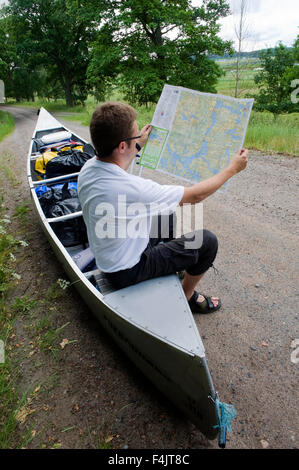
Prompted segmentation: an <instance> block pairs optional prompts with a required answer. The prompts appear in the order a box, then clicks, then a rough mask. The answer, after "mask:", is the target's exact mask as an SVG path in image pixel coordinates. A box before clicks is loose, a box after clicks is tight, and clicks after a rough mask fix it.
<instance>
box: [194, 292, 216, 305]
mask: <svg viewBox="0 0 299 470" xmlns="http://www.w3.org/2000/svg"><path fill="white" fill-rule="evenodd" d="M192 295H193V294H192ZM192 295H191V296H190V298H191V297H192ZM188 300H190V299H188ZM204 301H205V298H204V296H203V295H201V294H198V297H197V299H196V302H198V303H200V304H201V303H202V302H204ZM211 301H212V302H213V304H214V307H217V306H218V303H219V298H218V297H211Z"/></svg>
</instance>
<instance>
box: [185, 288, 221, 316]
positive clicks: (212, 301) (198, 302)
mask: <svg viewBox="0 0 299 470" xmlns="http://www.w3.org/2000/svg"><path fill="white" fill-rule="evenodd" d="M187 299H188V297H187ZM188 303H189V307H190V308H191V311H192V312H193V313H212V312H215V311H216V310H219V308H220V307H221V300H220V299H219V298H218V297H208V296H203V295H201V294H199V293H198V292H196V291H194V292H193V294H192V295H191V297H190V298H189V299H188Z"/></svg>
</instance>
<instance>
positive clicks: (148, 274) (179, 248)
mask: <svg viewBox="0 0 299 470" xmlns="http://www.w3.org/2000/svg"><path fill="white" fill-rule="evenodd" d="M173 217H174V216H173V215H171V216H169V219H170V228H169V236H167V237H166V238H165V237H163V236H162V235H161V233H162V232H163V230H162V228H161V216H159V219H158V221H159V232H158V237H157V238H150V240H149V243H148V245H147V247H146V249H145V250H144V252H143V253H142V255H141V258H140V260H139V262H138V263H137V264H136V265H135V266H133V267H132V268H129V269H123V270H121V271H117V272H114V273H106V277H107V278H108V280H109V281H110V282H111V283H112V284H113V285H114V286H115V287H116V288H118V289H121V288H123V287H127V286H130V285H133V284H137V283H138V282H142V281H146V280H147V279H152V278H154V277H160V276H165V275H168V274H175V273H177V272H179V271H187V273H188V274H190V275H191V276H198V275H200V274H203V273H205V272H206V271H207V270H208V269H209V268H210V267H211V266H212V265H213V262H214V260H215V258H216V255H217V250H218V241H217V237H216V235H214V234H213V233H212V232H210V231H209V230H205V229H204V230H202V231H199V230H197V231H194V232H190V233H188V234H186V235H183V236H182V237H180V238H173V233H174V228H173V225H174V224H173ZM162 223H163V222H162ZM196 240H202V243H201V246H200V244H199V243H198V244H197V245H196ZM192 241H193V245H195V246H196V247H192V248H190V247H189V248H188V244H189V243H190V242H192Z"/></svg>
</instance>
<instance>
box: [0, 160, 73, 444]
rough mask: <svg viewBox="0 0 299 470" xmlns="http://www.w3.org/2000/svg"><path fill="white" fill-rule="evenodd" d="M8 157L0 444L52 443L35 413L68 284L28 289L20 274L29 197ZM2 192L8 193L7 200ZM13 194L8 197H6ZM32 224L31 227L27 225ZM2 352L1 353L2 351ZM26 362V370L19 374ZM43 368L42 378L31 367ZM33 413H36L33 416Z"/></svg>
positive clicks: (0, 163) (0, 201)
mask: <svg viewBox="0 0 299 470" xmlns="http://www.w3.org/2000/svg"><path fill="white" fill-rule="evenodd" d="M9 165H15V162H14V156H12V155H8V154H7V153H6V152H2V154H0V187H1V188H2V190H3V191H2V194H1V196H0V448H1V449H9V448H27V447H28V446H30V445H31V442H32V441H33V440H35V442H37V444H36V447H44V448H49V447H50V448H57V447H60V444H59V442H55V441H53V440H47V437H46V436H47V434H46V433H47V429H46V427H45V426H44V425H41V424H40V414H41V413H47V412H48V411H49V406H48V404H47V399H48V396H49V393H50V392H51V391H52V390H53V389H54V388H55V386H56V385H57V383H58V382H59V359H60V358H61V355H62V354H63V349H64V348H65V346H66V345H67V344H72V343H75V342H76V340H70V341H68V340H67V339H66V338H65V335H66V334H67V333H66V330H67V327H68V326H69V324H68V323H64V324H63V322H61V315H60V303H61V300H62V299H63V297H64V296H65V290H66V289H67V288H68V287H69V285H70V283H69V282H68V281H65V280H64V279H57V280H56V281H53V282H52V283H51V284H50V285H45V286H43V284H44V283H43V275H44V273H40V277H39V279H38V281H39V284H40V286H41V288H39V289H38V290H37V291H34V290H32V289H30V285H31V281H30V280H29V282H28V279H26V277H25V278H23V274H22V273H23V270H24V263H26V260H27V259H28V257H29V258H30V257H31V256H32V255H31V253H30V249H31V248H30V227H31V226H30V224H31V219H32V213H31V209H30V204H29V201H27V200H24V199H23V200H22V202H21V203H18V201H19V200H20V196H21V191H22V190H21V189H20V186H19V184H20V182H19V181H18V180H17V178H16V177H15V176H14V178H11V177H10V174H9V173H8V171H7V169H8V168H9ZM3 194H9V200H8V199H7V200H6V199H4V196H3ZM12 195H13V196H12ZM31 228H32V227H31ZM2 353H4V354H2ZM27 367H30V371H31V374H33V375H30V374H29V375H28V374H26V373H24V372H25V371H26V368H27ZM39 368H44V369H45V370H46V371H47V372H46V373H45V374H43V378H42V380H40V379H33V376H34V372H35V371H38V370H39ZM38 416H39V417H38Z"/></svg>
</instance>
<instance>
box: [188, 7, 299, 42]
mask: <svg viewBox="0 0 299 470" xmlns="http://www.w3.org/2000/svg"><path fill="white" fill-rule="evenodd" d="M247 1H248V3H249V4H250V10H249V13H248V15H247V23H248V29H249V33H250V37H249V38H248V39H247V40H246V43H245V44H244V48H243V50H244V51H252V50H257V49H263V48H265V47H273V46H276V45H277V43H278V42H279V41H282V43H283V44H284V45H286V46H291V45H292V44H293V43H294V40H295V38H296V37H297V35H298V34H299V28H298V26H299V0H247ZM192 3H193V4H194V5H195V4H199V3H200V1H199V0H193V1H192ZM229 3H230V5H231V7H232V8H234V7H236V8H237V9H238V7H239V5H240V3H241V0H230V1H229ZM236 21H237V17H234V16H233V15H231V16H228V17H227V18H223V19H222V20H221V25H222V29H221V33H220V36H221V37H222V38H223V39H229V40H234V41H235V40H236V36H235V33H234V23H235V22H236ZM235 47H236V46H235Z"/></svg>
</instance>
